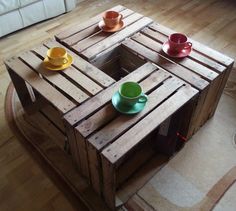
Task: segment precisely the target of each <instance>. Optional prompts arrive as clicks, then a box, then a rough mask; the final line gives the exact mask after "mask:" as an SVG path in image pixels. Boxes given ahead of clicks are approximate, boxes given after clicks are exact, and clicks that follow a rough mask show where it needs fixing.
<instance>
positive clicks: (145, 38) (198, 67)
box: [131, 30, 218, 81]
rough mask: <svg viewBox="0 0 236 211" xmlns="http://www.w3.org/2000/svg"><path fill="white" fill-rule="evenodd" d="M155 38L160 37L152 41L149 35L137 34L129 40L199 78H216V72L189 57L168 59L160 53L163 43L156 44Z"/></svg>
mask: <svg viewBox="0 0 236 211" xmlns="http://www.w3.org/2000/svg"><path fill="white" fill-rule="evenodd" d="M143 31H147V30H143ZM155 37H160V36H159V34H155V35H154V39H153V37H150V35H149V33H146V34H141V33H138V34H135V35H134V36H132V37H131V39H133V40H134V41H136V42H138V43H139V44H141V45H143V46H145V47H147V48H149V49H151V50H153V51H155V52H157V53H158V54H159V55H163V56H164V57H166V58H168V59H170V60H171V61H173V62H175V63H177V64H180V65H181V66H183V67H186V68H187V69H189V71H192V72H195V73H197V74H198V75H199V76H200V77H202V78H204V79H205V80H207V81H212V80H214V79H215V78H217V76H218V73H217V72H215V71H214V70H212V69H210V68H208V67H205V66H204V65H202V64H200V63H198V62H197V61H195V60H193V59H191V57H186V58H184V59H175V58H172V57H169V56H168V55H166V54H165V53H164V52H163V51H162V44H163V43H162V42H158V41H157V39H155Z"/></svg>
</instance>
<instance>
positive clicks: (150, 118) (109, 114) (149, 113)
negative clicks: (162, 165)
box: [64, 62, 198, 209]
mask: <svg viewBox="0 0 236 211" xmlns="http://www.w3.org/2000/svg"><path fill="white" fill-rule="evenodd" d="M130 80H132V81H136V82H139V83H140V85H141V86H142V87H143V90H144V92H145V93H146V94H148V96H149V100H148V103H147V105H146V107H145V109H144V110H143V111H142V112H140V113H139V114H137V115H131V116H129V115H121V114H120V113H118V112H117V111H116V110H115V109H114V108H113V106H112V104H111V97H112V95H113V94H114V92H115V91H117V90H118V89H119V86H120V85H121V84H122V83H123V82H125V81H130ZM197 93H198V91H197V90H196V89H194V88H192V87H191V86H190V85H189V84H187V83H186V82H184V81H182V80H181V79H178V78H177V77H175V76H174V75H173V74H170V73H168V72H167V71H165V70H163V69H162V68H160V67H158V66H156V65H153V64H152V63H149V62H148V63H145V64H144V65H142V66H141V67H139V68H137V69H136V70H134V71H132V72H131V73H129V74H128V75H126V76H125V77H123V78H122V79H120V80H119V81H117V82H116V83H115V84H113V85H112V86H110V87H109V88H107V89H105V90H104V91H102V92H101V93H99V94H97V95H96V96H95V97H93V98H92V99H90V100H88V101H87V102H85V103H84V104H82V105H81V106H79V107H77V108H75V109H73V110H72V111H70V112H69V113H68V114H66V115H65V116H64V118H65V121H66V123H67V124H68V125H69V126H70V127H74V129H75V130H74V133H75V137H76V139H75V140H74V141H75V144H76V145H77V149H78V153H77V155H78V156H79V158H78V160H80V169H81V170H82V172H83V174H84V176H86V177H87V178H90V181H91V185H92V186H93V188H94V189H95V191H96V192H97V193H98V194H100V195H102V196H103V197H104V199H105V201H106V203H107V204H108V206H109V207H110V208H111V209H114V208H115V204H116V203H115V196H116V191H117V189H118V188H119V187H120V185H121V184H122V183H123V182H124V181H125V180H126V179H127V178H129V176H130V175H131V174H132V173H134V172H135V171H136V170H137V169H138V168H139V167H140V166H142V165H143V164H144V163H145V162H146V161H147V160H148V159H150V158H151V157H152V155H153V154H155V153H156V151H155V150H154V149H155V147H153V146H154V145H155V144H156V141H158V140H156V139H150V137H153V135H155V132H156V130H157V129H158V127H159V126H160V125H161V123H163V122H164V121H165V120H166V119H168V118H171V116H172V115H174V114H175V113H176V112H177V111H178V110H179V109H181V108H182V107H183V106H184V105H185V104H186V103H187V102H189V101H190V100H191V99H193V97H194V96H195V95H196V94H197ZM190 105H192V104H190ZM189 119H191V115H189V116H188V117H186V118H185V119H183V118H182V119H181V118H178V120H179V124H182V121H183V120H184V121H188V120H189ZM69 126H68V127H69ZM153 132H154V134H153ZM140 154H141V155H142V156H140Z"/></svg>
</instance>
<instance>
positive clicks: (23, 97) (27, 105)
mask: <svg viewBox="0 0 236 211" xmlns="http://www.w3.org/2000/svg"><path fill="white" fill-rule="evenodd" d="M6 65H7V63H6ZM7 70H8V73H9V75H10V77H11V80H12V82H13V84H14V87H15V89H16V92H17V95H18V97H19V100H20V102H21V105H22V106H23V108H24V110H25V111H26V112H30V111H29V110H31V109H32V106H33V101H32V93H31V91H29V90H30V89H29V88H28V86H27V84H26V83H25V81H24V79H23V78H22V77H19V75H18V74H16V73H15V72H14V71H13V70H12V69H11V68H7Z"/></svg>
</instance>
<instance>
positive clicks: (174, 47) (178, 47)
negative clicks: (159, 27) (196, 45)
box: [168, 33, 192, 52]
mask: <svg viewBox="0 0 236 211" xmlns="http://www.w3.org/2000/svg"><path fill="white" fill-rule="evenodd" d="M187 40H188V38H187V37H186V36H185V35H184V34H181V33H174V34H171V35H170V36H169V38H168V42H169V46H170V50H171V51H174V52H181V51H182V50H184V49H188V48H191V47H192V43H191V42H187Z"/></svg>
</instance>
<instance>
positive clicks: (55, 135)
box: [30, 112, 65, 150]
mask: <svg viewBox="0 0 236 211" xmlns="http://www.w3.org/2000/svg"><path fill="white" fill-rule="evenodd" d="M30 119H31V121H33V122H34V123H35V124H36V125H37V126H38V127H39V128H40V129H41V130H43V131H44V133H45V134H47V135H48V136H49V137H50V139H51V140H52V141H53V142H54V143H55V144H56V145H57V146H59V147H60V148H61V149H62V150H64V146H65V134H63V133H62V132H61V131H60V130H58V129H57V128H56V127H55V126H54V125H53V124H52V123H51V122H50V121H49V120H48V119H47V118H46V117H45V116H43V115H42V114H41V113H40V112H36V113H34V114H32V115H31V116H30Z"/></svg>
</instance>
